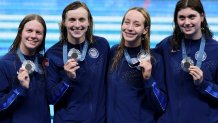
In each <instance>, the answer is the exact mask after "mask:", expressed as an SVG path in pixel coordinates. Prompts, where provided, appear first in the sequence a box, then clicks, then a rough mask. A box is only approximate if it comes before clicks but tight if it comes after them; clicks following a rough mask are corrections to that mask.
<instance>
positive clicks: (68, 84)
mask: <svg viewBox="0 0 218 123" xmlns="http://www.w3.org/2000/svg"><path fill="white" fill-rule="evenodd" d="M94 38H95V42H94V44H91V45H89V46H88V50H87V54H86V57H85V60H84V61H80V62H79V66H80V68H79V69H78V70H77V71H76V79H74V80H70V79H69V78H68V77H67V75H66V73H65V71H64V68H63V66H64V62H63V45H62V44H61V43H60V42H58V43H56V44H55V45H54V46H52V47H51V48H50V49H49V50H48V51H47V52H46V56H47V58H48V61H49V65H48V67H47V74H48V85H49V88H50V89H49V90H50V93H49V94H50V96H49V97H50V100H51V101H52V103H53V104H54V123H104V122H105V120H106V111H105V110H106V106H105V98H106V90H105V84H106V83H105V76H106V70H107V63H108V57H109V51H110V47H109V44H108V42H107V40H106V39H105V38H102V37H97V36H95V37H94ZM67 45H68V51H69V50H70V49H71V48H76V49H78V50H80V51H82V47H83V45H84V43H82V44H80V45H72V44H70V43H68V44H67Z"/></svg>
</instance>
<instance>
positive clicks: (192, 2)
mask: <svg viewBox="0 0 218 123" xmlns="http://www.w3.org/2000/svg"><path fill="white" fill-rule="evenodd" d="M185 8H191V9H193V10H195V11H197V12H198V13H200V14H203V15H204V20H203V22H202V24H201V28H202V33H204V34H205V38H212V37H213V33H212V32H211V31H210V30H209V27H208V24H207V20H206V14H205V12H204V8H203V5H202V3H201V1H200V0H179V1H178V2H177V4H176V8H175V12H174V24H175V28H174V31H173V36H172V39H171V40H170V43H171V45H172V48H173V50H178V49H179V47H180V42H181V39H182V38H183V37H184V34H183V33H182V32H181V30H180V28H179V26H178V23H177V16H178V12H179V11H180V10H181V9H185Z"/></svg>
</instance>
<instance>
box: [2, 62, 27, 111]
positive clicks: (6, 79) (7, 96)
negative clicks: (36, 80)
mask: <svg viewBox="0 0 218 123" xmlns="http://www.w3.org/2000/svg"><path fill="white" fill-rule="evenodd" d="M5 68H6V67H4V65H3V64H2V63H0V113H6V112H9V111H12V110H14V109H15V107H16V106H17V105H19V104H18V103H19V102H20V101H22V99H23V98H24V97H25V96H26V94H27V91H28V89H26V88H24V87H22V86H21V85H20V84H19V82H12V81H18V79H15V80H13V79H12V78H13V76H12V75H10V76H8V75H7V74H6V73H7V69H5ZM8 74H10V73H8ZM12 84H13V87H12Z"/></svg>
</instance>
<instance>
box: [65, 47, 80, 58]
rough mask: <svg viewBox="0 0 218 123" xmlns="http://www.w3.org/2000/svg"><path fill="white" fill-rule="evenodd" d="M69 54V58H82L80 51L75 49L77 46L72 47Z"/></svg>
mask: <svg viewBox="0 0 218 123" xmlns="http://www.w3.org/2000/svg"><path fill="white" fill-rule="evenodd" d="M67 56H68V59H75V60H77V61H80V59H81V53H80V51H79V50H77V49H75V48H72V49H70V51H69V52H68V54H67Z"/></svg>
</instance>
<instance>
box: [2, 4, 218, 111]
mask: <svg viewBox="0 0 218 123" xmlns="http://www.w3.org/2000/svg"><path fill="white" fill-rule="evenodd" d="M81 1H82V2H85V3H86V4H87V6H88V7H89V9H90V11H91V13H92V15H93V18H94V34H95V35H99V36H103V37H105V38H106V39H108V41H109V43H110V45H111V46H112V45H114V44H116V43H118V42H119V41H120V27H121V25H120V24H121V20H122V17H123V15H124V14H125V12H126V10H128V9H129V8H131V7H135V6H139V7H145V8H146V9H147V10H148V11H149V13H150V16H151V22H152V24H151V47H155V45H156V44H157V43H158V42H160V41H161V40H162V39H163V38H165V37H166V36H168V35H170V34H171V33H172V29H173V23H172V22H173V12H174V8H175V4H176V2H177V0H81ZM71 2H73V0H0V56H2V55H4V54H5V53H6V52H7V51H8V49H9V47H10V45H11V44H12V42H13V40H14V38H15V36H16V33H17V28H18V25H19V23H20V21H21V20H22V18H23V17H24V16H25V15H26V14H31V13H36V14H40V15H41V16H42V17H43V18H44V19H45V20H46V23H47V29H48V30H47V37H46V49H48V48H49V47H50V46H52V45H53V44H54V43H56V42H58V41H59V22H60V20H61V14H62V11H63V9H64V8H65V6H66V5H68V4H69V3H71ZM202 3H203V5H204V8H205V11H206V17H207V21H208V23H209V26H210V29H211V30H212V31H213V32H214V38H215V39H216V40H218V0H202ZM51 113H52V115H53V109H52V108H51Z"/></svg>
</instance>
